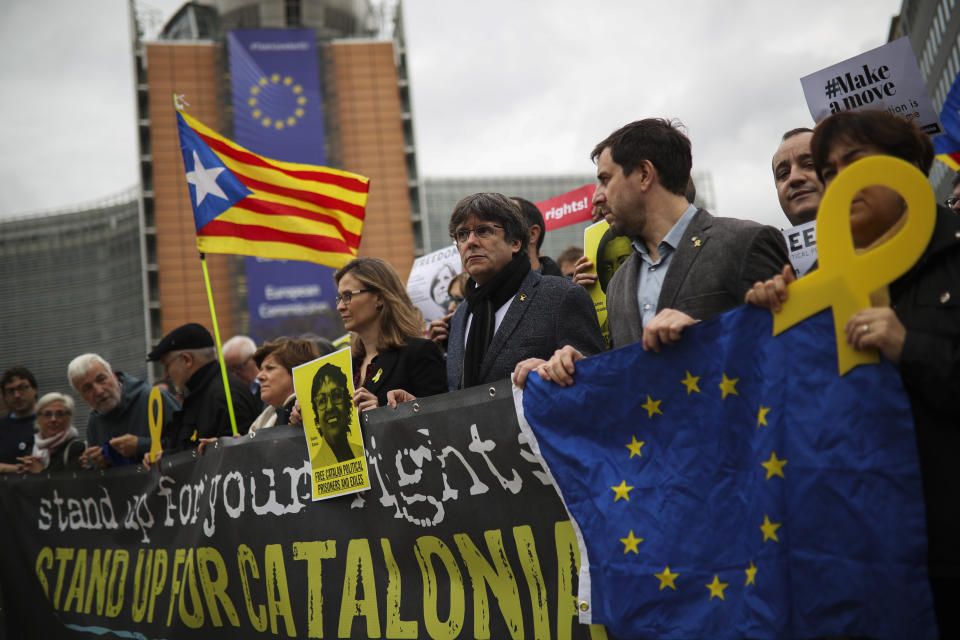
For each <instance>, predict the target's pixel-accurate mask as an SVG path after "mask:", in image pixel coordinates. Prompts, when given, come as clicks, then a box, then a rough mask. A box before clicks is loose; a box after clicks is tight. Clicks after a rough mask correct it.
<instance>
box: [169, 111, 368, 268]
mask: <svg viewBox="0 0 960 640" xmlns="http://www.w3.org/2000/svg"><path fill="white" fill-rule="evenodd" d="M177 128H178V130H179V132H180V151H181V152H182V154H183V165H184V169H185V170H186V177H187V183H188V186H189V188H190V199H191V202H192V204H193V216H194V222H195V223H196V228H197V248H199V249H200V251H201V252H208V253H233V254H239V255H245V256H256V257H260V258H274V259H280V260H304V261H307V262H316V263H319V264H323V265H327V266H330V267H335V268H336V267H342V266H343V265H344V264H346V263H347V262H349V261H350V260H351V259H353V258H355V257H356V255H357V247H358V246H359V245H360V233H361V230H362V227H363V218H364V209H365V207H366V204H367V193H368V191H369V188H370V179H369V178H366V177H364V176H361V175H358V174H355V173H349V172H347V171H340V170H337V169H331V168H328V167H318V166H313V165H308V164H297V163H293V162H283V161H280V160H273V159H270V158H265V157H263V156H259V155H257V154H255V153H253V152H251V151H248V150H247V149H244V148H243V147H241V146H240V145H238V144H237V143H235V142H233V141H232V140H228V139H226V138H224V137H223V136H221V135H219V134H217V133H216V132H214V131H213V130H211V129H209V128H208V127H206V126H205V125H204V124H202V123H201V122H200V121H198V120H196V119H195V118H192V117H190V116H189V115H187V114H186V113H184V112H183V111H178V112H177Z"/></svg>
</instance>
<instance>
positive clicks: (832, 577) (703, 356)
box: [521, 305, 937, 640]
mask: <svg viewBox="0 0 960 640" xmlns="http://www.w3.org/2000/svg"><path fill="white" fill-rule="evenodd" d="M772 333H773V332H772V318H771V314H770V313H769V312H768V311H764V310H762V309H758V308H756V307H751V306H749V305H746V306H742V307H739V308H737V309H734V310H732V311H729V312H727V313H725V314H723V315H721V316H718V317H716V318H713V319H712V320H710V321H707V322H703V323H700V324H698V325H696V326H693V327H688V328H687V329H685V330H684V332H683V339H682V340H680V342H679V343H677V344H676V345H674V346H668V347H665V348H664V349H663V350H662V352H661V353H653V352H647V351H644V350H643V349H642V347H641V345H640V344H639V343H638V344H633V345H629V346H627V347H623V348H621V349H615V350H613V351H608V352H606V353H603V354H600V355H597V356H594V357H592V358H587V359H585V360H581V361H580V362H578V363H577V372H576V382H575V383H574V384H573V386H571V387H566V388H563V387H560V386H558V385H555V384H553V383H548V382H545V381H544V380H542V379H541V378H540V376H537V375H534V376H531V377H530V380H528V381H527V385H526V389H525V390H524V392H523V399H522V406H523V415H524V418H525V419H526V424H528V425H529V427H531V428H532V429H533V433H534V434H535V438H530V439H529V440H528V441H529V442H530V443H531V447H532V448H534V449H535V450H539V452H540V454H541V455H542V456H543V459H545V461H546V462H547V464H548V465H549V470H550V472H551V474H552V476H553V478H554V480H555V481H556V484H557V487H558V490H559V491H560V493H561V495H562V497H563V499H564V502H565V504H566V506H567V509H568V511H569V513H570V514H571V516H572V518H573V520H574V521H575V522H576V523H577V525H578V528H579V532H580V534H581V540H582V542H583V545H584V546H583V548H582V550H581V554H580V558H581V571H580V582H579V590H580V595H579V599H578V601H579V602H578V609H579V611H580V621H581V622H591V623H593V624H598V623H599V624H603V625H605V626H606V627H607V628H608V629H609V630H610V631H611V632H612V633H613V634H614V635H615V636H616V637H619V638H673V639H693V638H719V639H727V640H733V639H739V638H756V639H758V640H759V639H766V640H776V639H780V638H820V637H825V636H851V637H869V638H878V639H881V638H883V639H890V640H892V639H895V638H916V639H918V640H920V639H924V640H925V639H932V638H936V637H937V628H936V624H935V621H934V613H933V602H932V596H931V593H930V585H929V581H928V578H927V567H926V561H927V549H926V522H925V514H924V502H923V491H922V487H921V481H920V469H919V463H918V457H917V448H916V440H915V437H914V430H913V418H912V415H911V412H910V404H909V400H908V399H907V395H906V393H905V392H904V390H903V385H902V383H901V380H900V374H899V372H898V371H897V369H896V367H895V366H894V365H893V364H891V363H890V362H889V361H887V360H883V361H881V362H880V363H879V364H875V365H864V366H859V367H855V368H854V369H853V370H851V371H850V372H849V373H847V374H846V375H843V376H840V375H838V374H837V348H836V338H835V336H834V329H833V320H832V316H831V313H830V311H829V310H826V311H822V312H820V313H819V314H817V315H815V316H812V317H811V318H808V319H806V320H804V321H803V322H801V323H799V324H797V325H795V326H794V327H791V328H790V329H788V330H787V331H785V332H783V333H781V334H780V335H778V336H773V335H772ZM521 424H522V425H524V424H525V423H523V422H522V421H521Z"/></svg>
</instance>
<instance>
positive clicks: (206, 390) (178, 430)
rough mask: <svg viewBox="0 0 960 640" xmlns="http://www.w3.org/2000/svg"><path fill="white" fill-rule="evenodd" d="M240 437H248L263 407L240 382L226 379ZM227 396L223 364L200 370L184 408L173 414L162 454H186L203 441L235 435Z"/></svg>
mask: <svg viewBox="0 0 960 640" xmlns="http://www.w3.org/2000/svg"><path fill="white" fill-rule="evenodd" d="M227 378H228V380H229V382H230V395H231V397H232V398H233V412H234V415H235V416H236V419H237V433H246V432H247V430H248V429H249V428H250V423H251V422H253V420H254V418H256V417H257V414H259V413H260V403H259V402H258V401H257V400H256V399H255V398H254V397H253V394H252V393H250V389H249V388H247V385H246V384H244V383H243V382H242V381H241V380H240V379H239V378H236V377H234V376H233V375H228V376H227ZM232 434H233V431H232V429H231V427H230V414H229V413H228V412H227V396H226V394H225V393H224V391H223V381H222V379H221V376H220V363H219V362H217V361H216V360H214V361H213V362H209V363H207V364H205V365H204V366H202V367H200V369H198V370H197V372H196V373H194V374H193V376H192V377H191V378H190V380H188V381H187V391H186V392H184V394H183V407H182V408H181V409H180V411H177V412H176V413H174V414H173V421H172V422H171V423H170V425H169V428H168V426H164V429H163V437H162V442H163V450H164V452H166V453H172V452H174V451H185V450H187V449H191V448H193V447H195V446H196V444H197V440H199V439H200V438H214V437H219V436H229V435H232Z"/></svg>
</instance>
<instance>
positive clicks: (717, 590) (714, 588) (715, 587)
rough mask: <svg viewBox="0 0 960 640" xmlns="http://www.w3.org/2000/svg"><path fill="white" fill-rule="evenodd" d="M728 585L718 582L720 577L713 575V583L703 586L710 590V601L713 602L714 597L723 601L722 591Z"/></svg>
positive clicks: (727, 583)
mask: <svg viewBox="0 0 960 640" xmlns="http://www.w3.org/2000/svg"><path fill="white" fill-rule="evenodd" d="M729 585H730V583H729V582H720V576H718V575H717V574H713V582H711V583H710V584H707V585H704V586H705V587H706V588H707V589H710V599H711V600H713V597H714V596H716V597H718V598H720V599H721V600H723V590H724V589H726V588H727V587H728V586H729Z"/></svg>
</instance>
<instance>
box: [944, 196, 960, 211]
mask: <svg viewBox="0 0 960 640" xmlns="http://www.w3.org/2000/svg"><path fill="white" fill-rule="evenodd" d="M958 202H960V198H958V197H957V196H950V197H949V198H947V199H946V200H944V203H945V204H946V205H947V206H948V207H950V208H951V209H953V208H954V207H955V206H956V205H957V203H958Z"/></svg>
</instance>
